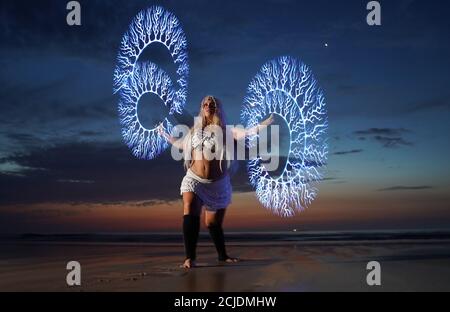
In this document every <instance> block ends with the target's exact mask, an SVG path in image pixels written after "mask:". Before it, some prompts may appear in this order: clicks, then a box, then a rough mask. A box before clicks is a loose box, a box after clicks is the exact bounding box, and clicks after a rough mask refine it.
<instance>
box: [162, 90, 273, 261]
mask: <svg viewBox="0 0 450 312" xmlns="http://www.w3.org/2000/svg"><path fill="white" fill-rule="evenodd" d="M224 117H225V116H224V112H223V107H222V105H221V103H220V101H219V100H218V99H217V98H215V97H213V96H206V97H205V98H203V100H202V102H201V105H200V112H199V115H198V118H197V120H196V122H195V123H194V126H193V127H192V128H191V129H190V131H189V133H188V135H186V136H185V137H184V138H181V139H177V138H174V137H172V136H171V135H169V134H167V133H165V132H164V131H163V128H162V127H161V126H160V127H159V132H160V134H161V135H163V136H164V137H165V138H166V139H167V140H168V141H169V142H170V143H171V144H173V145H174V146H176V147H177V148H179V149H182V150H183V152H184V158H185V159H184V160H185V168H186V169H187V172H186V176H185V177H184V178H183V181H182V182H181V187H180V195H182V196H183V213H184V216H183V236H184V246H185V252H186V258H185V261H184V263H183V264H182V267H183V268H192V267H194V266H195V260H196V247H197V240H198V235H199V231H200V214H201V211H202V207H205V223H206V226H207V228H208V230H209V233H210V235H211V238H212V240H213V242H214V245H215V247H216V250H217V253H218V260H219V262H223V263H234V262H237V261H238V259H237V258H232V257H229V256H228V254H227V252H226V249H225V239H224V234H223V229H222V224H223V219H224V217H225V211H226V208H227V206H228V205H229V204H230V202H231V193H232V188H231V183H230V176H229V174H228V168H227V166H224V162H225V161H227V159H226V157H224V156H225V154H227V150H226V146H227V144H226V138H227V137H232V138H233V139H234V140H241V139H243V138H245V136H247V135H250V134H254V133H256V132H257V131H258V130H259V129H260V128H261V127H265V126H268V125H269V124H271V123H272V122H273V116H272V115H271V116H270V117H269V118H268V119H266V120H264V121H263V122H261V123H260V124H259V125H257V126H255V127H253V128H251V129H248V130H245V129H241V128H234V127H233V128H231V130H230V131H231V134H230V135H229V136H227V135H226V131H227V129H229V128H227V127H226V123H225V118H224ZM217 155H220V156H219V157H216V156H217Z"/></svg>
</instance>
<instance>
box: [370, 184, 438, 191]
mask: <svg viewBox="0 0 450 312" xmlns="http://www.w3.org/2000/svg"><path fill="white" fill-rule="evenodd" d="M432 188H433V187H432V186H430V185H419V186H403V185H398V186H391V187H386V188H382V189H379V190H378V191H380V192H385V191H418V190H429V189H432Z"/></svg>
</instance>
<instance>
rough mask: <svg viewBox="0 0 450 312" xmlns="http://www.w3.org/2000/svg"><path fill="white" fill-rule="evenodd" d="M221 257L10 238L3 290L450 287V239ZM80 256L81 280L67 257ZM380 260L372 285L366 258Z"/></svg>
mask: <svg viewBox="0 0 450 312" xmlns="http://www.w3.org/2000/svg"><path fill="white" fill-rule="evenodd" d="M228 249H229V253H230V255H232V256H237V257H239V258H241V259H242V261H241V262H239V263H237V264H227V265H219V264H218V263H217V262H216V260H215V259H216V258H215V257H216V255H215V250H214V247H213V246H212V245H210V244H206V243H204V244H201V246H199V249H198V265H199V267H197V268H195V269H191V270H186V269H180V268H179V264H180V263H181V261H182V260H183V246H182V245H179V244H173V245H161V244H123V243H120V244H118V243H99V244H97V243H45V242H39V243H35V242H34V243H33V242H32V243H23V242H20V243H4V244H2V253H1V255H0V291H176V292H178V291H189V292H191V291H218V292H222V291H450V241H448V240H445V241H436V242H434V241H429V240H424V241H399V242H395V241H392V242H383V243H376V242H375V243H374V242H314V243H305V242H302V243H298V242H295V243H279V244H278V243H269V242H268V243H258V244H256V245H254V244H251V243H248V244H243V243H235V244H231V245H230V246H229V247H228ZM71 260H76V261H78V262H80V264H81V286H75V287H69V286H67V284H66V274H67V273H68V271H67V270H66V264H67V262H68V261H71ZM372 260H376V261H379V262H380V264H381V282H382V285H381V286H371V287H370V286H368V285H367V283H366V275H367V273H368V271H367V270H366V264H367V262H369V261H372Z"/></svg>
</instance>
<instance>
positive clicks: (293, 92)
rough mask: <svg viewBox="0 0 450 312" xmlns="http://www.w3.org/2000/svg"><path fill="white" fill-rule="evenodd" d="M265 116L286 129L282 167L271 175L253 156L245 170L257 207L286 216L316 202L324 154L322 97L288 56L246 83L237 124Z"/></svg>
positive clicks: (303, 67) (253, 122)
mask: <svg viewBox="0 0 450 312" xmlns="http://www.w3.org/2000/svg"><path fill="white" fill-rule="evenodd" d="M271 113H273V114H275V116H277V117H281V118H283V120H284V121H285V122H286V124H287V125H288V128H289V133H290V136H289V140H290V142H289V151H288V153H287V155H280V156H281V157H286V162H285V166H284V169H283V171H282V173H281V174H280V175H279V176H277V177H273V176H272V175H271V172H269V171H267V170H266V168H265V166H264V163H263V162H262V161H261V160H262V159H261V156H257V157H256V158H254V159H250V160H249V161H248V163H247V171H248V174H249V179H250V183H251V184H252V186H253V187H254V188H255V190H256V196H257V198H258V200H259V201H260V202H261V204H262V205H263V206H264V207H265V208H267V209H269V210H270V211H271V212H272V213H274V214H276V215H279V216H282V217H291V216H294V215H295V213H296V212H300V211H303V210H304V209H305V208H306V207H308V206H309V205H310V204H311V203H312V201H313V200H314V199H315V198H316V196H317V192H318V188H317V185H318V182H319V181H321V180H322V179H323V175H324V170H325V165H326V161H327V154H328V147H327V143H326V141H327V139H326V135H327V128H328V117H327V110H326V103H325V96H324V93H323V91H322V89H321V88H320V87H319V84H318V82H317V80H316V79H315V78H314V76H313V74H312V72H311V70H310V69H309V67H308V66H306V65H305V64H304V63H303V62H301V61H300V60H298V59H296V58H293V57H290V56H282V57H279V58H276V59H274V60H271V61H269V62H267V63H266V64H264V65H263V66H262V67H261V69H260V71H259V72H258V73H257V74H256V76H255V77H254V78H253V79H252V80H251V82H250V84H249V86H248V89H247V94H246V96H245V98H244V103H243V107H242V110H241V122H242V124H243V125H244V126H245V127H246V128H247V127H253V126H256V125H257V124H258V123H259V122H261V121H262V120H263V118H265V116H267V115H269V114H271ZM258 136H259V135H258V134H256V135H253V136H251V137H249V140H248V146H249V147H254V146H255V144H257V141H258ZM283 139H284V138H280V140H283Z"/></svg>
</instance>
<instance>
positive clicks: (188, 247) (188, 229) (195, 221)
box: [183, 214, 200, 260]
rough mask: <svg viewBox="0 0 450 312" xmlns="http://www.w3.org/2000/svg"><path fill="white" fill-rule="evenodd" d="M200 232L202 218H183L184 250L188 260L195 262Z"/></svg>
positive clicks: (190, 216)
mask: <svg viewBox="0 0 450 312" xmlns="http://www.w3.org/2000/svg"><path fill="white" fill-rule="evenodd" d="M199 232H200V216H195V215H191V214H188V215H184V216H183V237H184V250H185V252H186V258H189V259H191V260H195V258H196V256H197V254H196V249H197V240H198V234H199Z"/></svg>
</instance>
